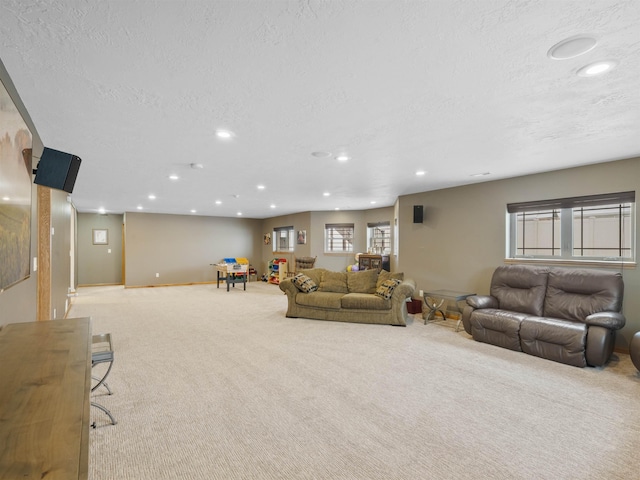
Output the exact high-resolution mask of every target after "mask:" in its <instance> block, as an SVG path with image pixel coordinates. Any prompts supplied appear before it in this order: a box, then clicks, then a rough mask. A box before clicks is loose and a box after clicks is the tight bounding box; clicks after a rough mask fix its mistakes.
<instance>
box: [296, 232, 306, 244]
mask: <svg viewBox="0 0 640 480" xmlns="http://www.w3.org/2000/svg"><path fill="white" fill-rule="evenodd" d="M306 243H307V231H306V230H298V245H305V244H306Z"/></svg>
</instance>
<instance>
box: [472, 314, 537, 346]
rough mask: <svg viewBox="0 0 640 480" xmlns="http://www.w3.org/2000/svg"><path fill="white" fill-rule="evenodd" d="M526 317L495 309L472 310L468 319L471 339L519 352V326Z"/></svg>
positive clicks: (525, 315)
mask: <svg viewBox="0 0 640 480" xmlns="http://www.w3.org/2000/svg"><path fill="white" fill-rule="evenodd" d="M527 316H528V315H527V314H526V313H520V312H510V311H507V310H499V309H495V308H485V309H482V310H474V311H473V313H472V314H471V319H470V322H471V334H472V335H473V339H474V340H477V341H479V342H485V343H491V344H493V345H499V346H501V347H504V348H508V349H510V350H516V351H518V352H520V351H522V347H521V346H520V336H519V332H520V324H521V323H522V321H523V320H524V319H525V318H527Z"/></svg>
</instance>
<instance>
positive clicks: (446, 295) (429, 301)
mask: <svg viewBox="0 0 640 480" xmlns="http://www.w3.org/2000/svg"><path fill="white" fill-rule="evenodd" d="M471 295H475V293H469V292H458V291H455V290H433V291H431V292H424V295H423V296H424V303H425V305H426V306H427V307H428V308H429V311H427V312H425V313H423V314H422V317H423V318H424V324H425V325H426V324H427V322H429V321H432V320H433V317H434V316H435V314H436V312H440V314H441V315H442V319H443V320H446V319H447V317H446V315H445V314H444V311H443V310H442V309H441V307H442V305H443V304H445V302H446V303H447V304H448V303H449V302H453V303H454V305H455V307H456V310H458V312H460V318H459V319H458V323H457V324H456V332H457V331H458V330H459V329H460V322H461V321H462V310H461V309H460V306H459V305H458V302H461V301H463V300H466V298H467V297H470V296H471ZM445 310H446V308H445Z"/></svg>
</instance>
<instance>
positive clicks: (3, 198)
mask: <svg viewBox="0 0 640 480" xmlns="http://www.w3.org/2000/svg"><path fill="white" fill-rule="evenodd" d="M2 200H4V201H5V202H8V201H9V200H11V199H10V198H9V197H2Z"/></svg>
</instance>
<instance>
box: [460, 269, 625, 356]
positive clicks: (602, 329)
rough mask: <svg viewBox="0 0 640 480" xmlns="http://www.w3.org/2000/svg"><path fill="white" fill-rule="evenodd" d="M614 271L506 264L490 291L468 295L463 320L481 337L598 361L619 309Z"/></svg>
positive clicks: (606, 352) (611, 339)
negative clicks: (483, 293)
mask: <svg viewBox="0 0 640 480" xmlns="http://www.w3.org/2000/svg"><path fill="white" fill-rule="evenodd" d="M623 296H624V282H623V280H622V275H621V274H620V273H619V272H613V271H604V270H595V269H594V270H590V269H583V268H565V267H543V266H531V265H505V266H501V267H498V268H497V269H496V270H495V272H494V274H493V278H492V280H491V289H490V295H474V296H471V297H468V298H467V306H466V307H465V309H464V312H463V315H462V323H463V325H464V328H465V330H466V331H467V333H469V334H470V335H472V336H473V338H474V339H475V340H478V341H480V342H486V343H491V344H494V345H499V346H501V347H504V348H509V349H511V350H517V351H522V352H525V353H529V354H531V355H536V356H538V357H542V358H546V359H549V360H554V361H556V362H561V363H566V364H569V365H575V366H578V367H584V366H587V365H590V366H601V365H604V364H605V363H607V362H608V361H609V358H610V357H611V354H612V353H613V347H614V343H615V333H616V331H617V330H619V329H620V328H622V327H623V326H624V324H625V318H624V315H622V313H621V312H622V300H623Z"/></svg>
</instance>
